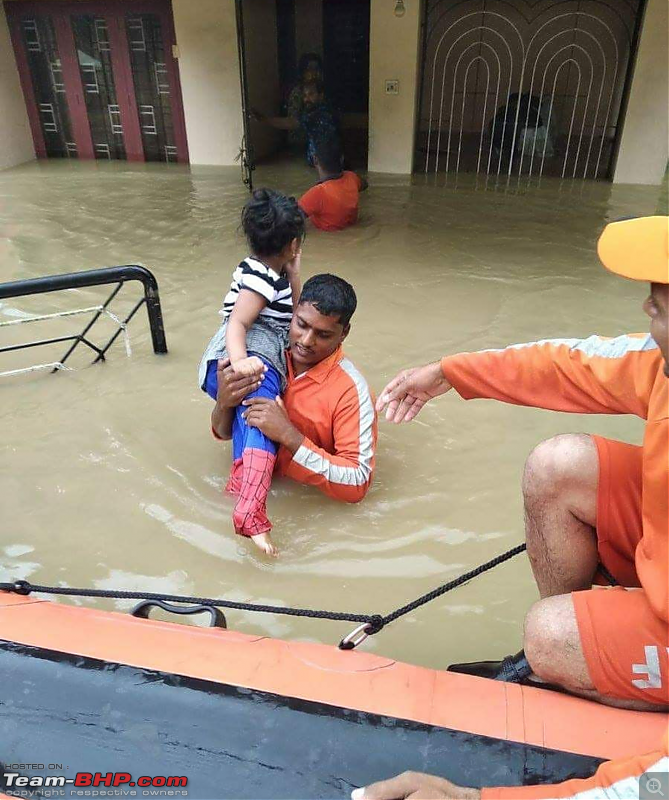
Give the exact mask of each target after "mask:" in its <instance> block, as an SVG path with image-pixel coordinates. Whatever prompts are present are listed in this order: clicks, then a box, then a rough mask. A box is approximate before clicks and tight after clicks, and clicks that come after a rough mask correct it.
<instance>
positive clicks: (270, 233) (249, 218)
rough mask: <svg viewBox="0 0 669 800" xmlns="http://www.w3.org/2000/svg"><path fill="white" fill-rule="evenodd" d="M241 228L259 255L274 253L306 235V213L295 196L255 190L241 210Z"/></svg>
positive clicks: (273, 254) (253, 249) (272, 254)
mask: <svg viewBox="0 0 669 800" xmlns="http://www.w3.org/2000/svg"><path fill="white" fill-rule="evenodd" d="M242 228H243V230H244V233H245V234H246V238H247V239H248V242H249V245H250V246H251V250H252V251H253V253H254V254H255V255H257V256H275V255H278V254H279V253H280V252H281V251H282V250H283V248H284V247H285V246H286V245H287V244H289V243H290V242H292V241H293V239H300V240H302V239H303V238H304V214H303V213H302V210H301V209H300V207H299V206H298V204H297V200H296V199H295V198H294V197H286V195H285V194H283V193H282V192H277V191H275V190H274V189H256V190H255V192H253V194H252V195H251V199H250V200H249V201H248V203H247V204H246V205H245V206H244V208H243V209H242Z"/></svg>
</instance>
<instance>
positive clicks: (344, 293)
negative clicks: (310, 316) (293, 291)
mask: <svg viewBox="0 0 669 800" xmlns="http://www.w3.org/2000/svg"><path fill="white" fill-rule="evenodd" d="M302 303H311V304H312V305H313V306H315V307H316V309H317V310H318V311H320V313H321V314H324V315H325V316H326V317H329V316H334V315H335V314H336V315H337V316H338V317H339V322H340V324H341V325H343V326H344V328H346V327H347V325H348V324H349V322H350V321H351V317H352V316H353V314H354V312H355V309H356V308H357V305H358V298H357V297H356V296H355V289H354V288H353V287H352V286H351V284H350V283H348V282H347V281H345V280H344V279H343V278H338V277H337V276H336V275H329V274H327V273H326V274H324V275H314V276H313V278H309V280H308V281H307V282H306V283H305V284H304V286H303V287H302V294H301V295H300V300H299V303H298V305H301V304H302Z"/></svg>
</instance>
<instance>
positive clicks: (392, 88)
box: [386, 81, 400, 94]
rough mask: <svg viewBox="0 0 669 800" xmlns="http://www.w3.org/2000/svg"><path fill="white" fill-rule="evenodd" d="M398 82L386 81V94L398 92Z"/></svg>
mask: <svg viewBox="0 0 669 800" xmlns="http://www.w3.org/2000/svg"><path fill="white" fill-rule="evenodd" d="M399 93H400V82H399V81H386V94H399Z"/></svg>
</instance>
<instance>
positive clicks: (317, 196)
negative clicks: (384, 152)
mask: <svg viewBox="0 0 669 800" xmlns="http://www.w3.org/2000/svg"><path fill="white" fill-rule="evenodd" d="M342 161H343V158H342V152H341V147H340V146H339V142H338V141H336V140H334V139H322V140H320V141H318V142H316V150H315V155H314V164H315V166H316V169H317V170H318V179H319V180H318V183H317V184H316V185H315V186H312V187H311V189H308V190H307V191H306V192H305V193H304V194H303V195H302V197H300V200H299V205H300V208H301V209H302V211H304V213H305V214H306V215H307V216H308V217H309V219H310V220H311V222H312V223H313V224H314V225H315V227H317V228H320V229H321V230H322V231H340V230H342V229H343V228H347V227H348V226H349V225H354V224H355V223H356V222H357V221H358V198H359V197H360V192H364V191H365V189H366V188H367V185H368V184H367V181H366V180H365V179H364V178H361V177H360V176H359V175H356V173H355V172H350V171H349V170H342Z"/></svg>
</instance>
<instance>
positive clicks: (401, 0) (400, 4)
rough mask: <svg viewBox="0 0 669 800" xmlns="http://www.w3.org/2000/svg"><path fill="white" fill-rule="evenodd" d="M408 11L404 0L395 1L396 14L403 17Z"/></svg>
mask: <svg viewBox="0 0 669 800" xmlns="http://www.w3.org/2000/svg"><path fill="white" fill-rule="evenodd" d="M406 13H407V10H406V8H404V0H397V2H396V3H395V16H396V17H403V16H404V15H405V14H406Z"/></svg>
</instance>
